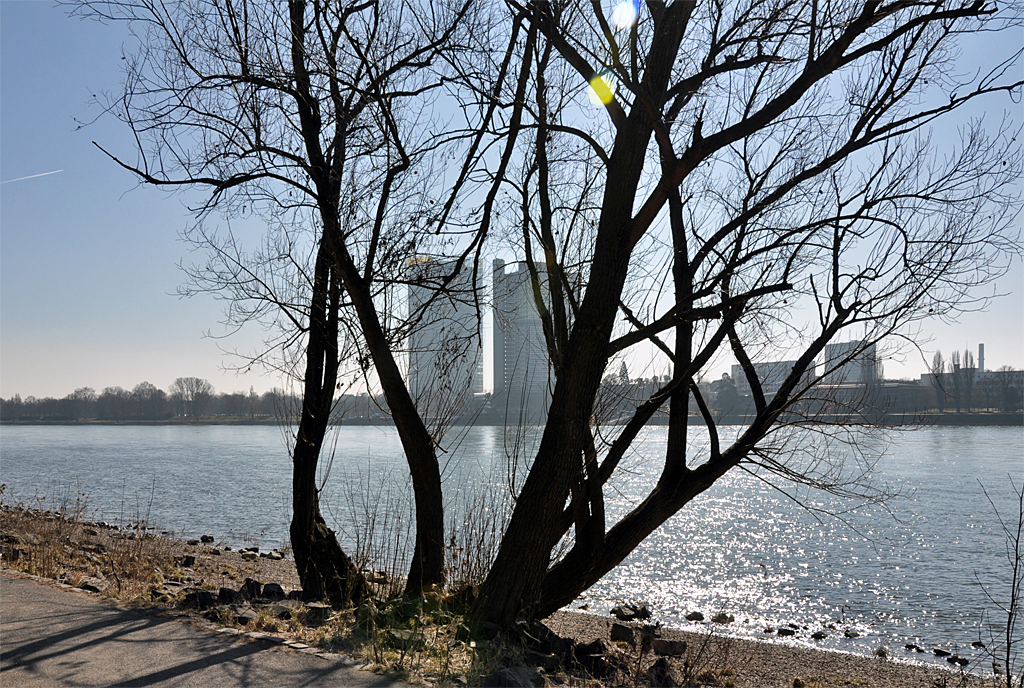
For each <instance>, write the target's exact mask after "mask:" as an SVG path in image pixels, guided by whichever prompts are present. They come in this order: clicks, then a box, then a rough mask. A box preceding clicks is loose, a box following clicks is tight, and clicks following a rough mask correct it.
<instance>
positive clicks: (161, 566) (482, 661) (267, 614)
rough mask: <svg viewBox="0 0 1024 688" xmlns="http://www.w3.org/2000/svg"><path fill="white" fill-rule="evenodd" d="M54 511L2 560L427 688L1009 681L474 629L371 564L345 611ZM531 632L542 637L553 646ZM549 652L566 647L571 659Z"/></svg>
mask: <svg viewBox="0 0 1024 688" xmlns="http://www.w3.org/2000/svg"><path fill="white" fill-rule="evenodd" d="M55 508H56V509H57V512H56V513H55V512H47V511H43V510H39V509H29V508H25V507H11V506H9V505H5V506H3V508H0V532H2V533H3V536H2V538H3V542H2V543H0V568H3V569H5V570H7V571H8V572H9V571H11V570H14V571H18V572H23V573H25V574H29V575H35V576H38V577H39V578H40V579H45V580H48V581H50V582H52V583H62V584H64V585H66V586H68V587H70V588H74V589H77V590H79V591H82V590H85V591H89V592H92V593H93V594H96V595H101V596H104V597H108V598H110V599H112V600H114V601H116V602H117V603H118V604H122V605H126V606H129V607H131V608H134V609H138V610H140V611H146V610H148V611H149V612H151V613H159V614H167V615H171V616H178V617H184V618H188V619H192V620H195V621H198V622H201V623H205V624H209V625H211V626H214V627H217V628H229V629H233V632H237V633H238V634H241V635H242V636H244V634H250V639H251V640H254V641H257V642H258V641H261V640H263V641H265V640H267V639H272V640H276V641H287V642H288V643H290V644H291V646H292V647H293V648H296V649H302V650H305V649H307V648H308V649H309V651H315V652H321V653H322V652H326V653H343V654H345V655H347V656H349V657H351V658H353V659H355V660H356V661H357V662H360V663H361V664H362V665H363V668H364V669H367V670H370V671H375V672H378V673H382V674H387V675H390V676H393V677H395V678H400V679H404V680H407V681H410V682H412V683H413V684H418V685H436V686H460V685H467V684H468V685H482V686H491V685H562V686H573V687H580V688H584V687H587V688H602V687H603V686H621V685H645V686H648V685H649V686H663V685H679V686H735V687H736V688H746V687H768V686H778V687H780V688H781V687H785V688H791V687H792V686H805V687H810V686H817V687H819V688H841V687H847V686H859V687H872V686H874V687H878V688H882V687H886V688H904V687H906V688H921V687H927V688H932V687H934V686H947V687H952V686H965V687H968V686H970V687H977V688H981V687H982V686H989V685H1004V684H1003V683H1002V679H1001V677H1000V679H999V681H998V682H995V683H994V681H995V679H994V678H992V677H989V678H985V677H984V676H983V675H979V674H984V671H983V669H984V667H979V666H976V665H972V666H970V667H969V668H968V669H967V670H961V668H959V667H957V668H953V667H951V668H950V669H949V670H942V669H939V668H936V667H928V666H921V665H913V664H909V663H906V662H900V661H897V660H896V659H895V658H894V657H895V656H898V654H900V651H898V650H897V649H896V648H892V649H891V651H890V652H889V653H887V654H888V655H891V656H887V657H883V658H878V657H856V656H853V655H846V654H841V653H835V652H825V651H815V650H808V649H801V648H795V647H787V646H785V645H780V644H774V643H767V642H765V643H758V642H752V641H745V640H738V639H735V638H730V637H729V636H728V634H727V633H728V627H727V626H723V625H719V624H715V623H713V622H708V623H706V624H702V626H703V629H702V630H699V631H696V632H694V631H690V632H684V631H680V630H675V629H667V628H661V627H656V626H651V625H648V623H647V622H645V621H643V620H638V621H635V622H629V621H627V622H619V621H616V620H614V619H610V618H600V617H596V616H592V615H589V614H583V613H568V612H559V613H557V614H555V615H553V616H551V617H550V618H548V619H546V620H544V622H543V623H542V624H533V625H531V626H530V628H529V629H528V631H527V632H525V633H520V634H513V635H505V634H500V633H498V632H497V629H489V628H487V627H483V628H480V627H473V626H472V624H471V622H468V621H467V619H466V617H465V610H466V607H467V600H466V599H459V598H457V597H455V596H452V595H449V594H446V593H442V592H431V593H428V594H427V595H425V596H423V597H419V598H409V597H404V596H402V594H401V593H402V589H403V587H404V585H402V582H401V581H392V580H390V579H389V578H388V577H387V576H385V575H383V574H382V573H380V572H376V571H374V570H372V569H368V570H366V572H365V573H366V574H367V577H368V579H369V580H370V581H371V584H370V595H369V596H368V598H367V599H366V600H364V601H363V603H361V605H359V606H358V607H355V608H353V609H348V610H342V611H337V612H336V611H334V610H332V609H330V607H327V606H326V605H318V604H316V603H315V602H313V601H309V600H305V601H304V600H303V599H302V595H301V587H300V581H299V578H298V575H297V573H296V570H295V567H294V562H292V561H289V560H287V559H283V560H282V559H278V558H276V557H275V556H272V555H273V553H272V552H267V551H265V550H264V551H259V547H258V546H254V547H251V548H246V549H244V550H243V551H232V550H231V549H230V548H227V547H226V546H225V545H224V544H223V543H220V542H217V541H216V539H215V538H213V537H210V538H209V540H210V541H209V542H199V541H197V542H194V543H191V544H190V543H188V542H182V541H180V540H177V539H175V538H173V537H171V536H169V535H159V534H157V533H154V532H153V531H152V529H151V528H149V527H147V524H146V523H145V522H144V521H140V520H134V521H132V522H131V523H128V524H126V525H125V526H124V527H112V526H110V525H108V524H101V523H95V522H90V521H88V520H87V519H86V518H85V516H86V514H87V509H86V504H85V501H84V499H83V498H81V497H79V499H77V501H75V500H63V503H62V504H60V505H55ZM8 575H9V574H8ZM69 594H73V593H69ZM613 625H614V626H615V628H614V629H613ZM538 636H539V637H538ZM530 638H536V639H537V640H541V639H543V641H544V642H543V647H544V648H545V649H543V650H542V649H540V648H541V643H533V642H532V641H531V640H530ZM552 647H554V648H556V649H557V648H559V647H560V648H561V650H560V654H556V653H555V652H551V651H550V649H551V648H552ZM513 681H518V682H513ZM541 681H542V682H543V683H540V682H541ZM669 681H671V682H672V683H669Z"/></svg>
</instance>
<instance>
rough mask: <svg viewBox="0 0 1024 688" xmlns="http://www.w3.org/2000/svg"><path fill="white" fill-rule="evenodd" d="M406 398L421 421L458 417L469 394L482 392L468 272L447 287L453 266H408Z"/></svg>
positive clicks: (416, 262)
mask: <svg viewBox="0 0 1024 688" xmlns="http://www.w3.org/2000/svg"><path fill="white" fill-rule="evenodd" d="M410 263H411V265H412V268H413V270H412V279H413V282H414V283H413V284H411V285H410V286H409V316H410V317H411V318H416V319H418V323H417V324H415V325H414V326H413V329H412V332H411V334H410V335H409V341H408V343H409V376H408V382H409V393H410V394H411V395H412V397H413V400H414V401H415V402H416V404H417V408H418V409H419V410H420V413H422V414H423V415H424V416H426V417H437V416H441V415H445V416H452V415H459V413H461V412H462V411H463V410H465V408H466V406H467V404H468V402H469V401H470V399H471V397H472V395H473V394H480V393H482V392H483V349H482V347H481V344H480V331H479V328H478V321H477V313H476V307H475V305H474V298H473V292H474V291H475V285H474V284H473V276H472V268H471V267H470V266H463V270H462V272H461V273H460V274H459V275H457V276H456V278H455V279H454V280H452V281H451V282H450V283H449V284H448V286H447V287H445V288H442V284H443V279H444V278H445V277H447V276H448V275H450V274H451V273H452V272H453V271H454V270H455V263H454V262H450V261H438V260H436V259H432V258H428V257H426V256H417V257H415V258H412V259H411V260H410Z"/></svg>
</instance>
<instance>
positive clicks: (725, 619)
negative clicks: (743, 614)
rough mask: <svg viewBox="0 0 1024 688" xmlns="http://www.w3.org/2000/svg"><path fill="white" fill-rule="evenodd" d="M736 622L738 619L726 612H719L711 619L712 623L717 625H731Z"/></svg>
mask: <svg viewBox="0 0 1024 688" xmlns="http://www.w3.org/2000/svg"><path fill="white" fill-rule="evenodd" d="M735 620H736V617H735V616H733V615H732V614H726V613H725V612H718V613H717V614H715V615H714V616H713V617H711V622H712V623H716V624H729V623H732V622H733V621H735Z"/></svg>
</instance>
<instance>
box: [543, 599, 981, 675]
mask: <svg viewBox="0 0 1024 688" xmlns="http://www.w3.org/2000/svg"><path fill="white" fill-rule="evenodd" d="M612 621H613V619H611V618H604V617H599V616H594V615H592V614H583V613H578V612H558V613H556V614H554V615H553V616H551V617H550V618H549V619H547V620H546V621H545V624H546V625H547V626H548V627H549V628H551V630H553V631H554V632H556V633H558V634H559V635H562V636H565V637H571V638H574V639H576V640H579V641H582V642H590V641H593V640H595V639H597V638H604V639H606V640H607V639H608V637H609V635H610V631H611V625H612ZM659 636H660V637H662V638H666V639H669V640H685V641H686V642H687V647H688V651H687V657H686V659H687V660H688V661H690V662H692V663H693V666H692V667H691V668H690V672H691V674H693V675H703V676H704V677H705V678H706V679H711V680H710V681H709V682H708V683H706V684H705V685H729V684H731V685H735V686H736V687H737V688H746V687H751V688H753V687H757V688H762V687H763V688H774V687H776V686H778V687H783V686H784V687H786V688H794V686H796V687H799V686H804V687H805V688H826V687H828V688H832V687H834V686H861V687H875V686H877V687H878V688H939V687H942V688H952V687H953V686H964V687H965V688H976V687H978V688H980V687H981V686H985V685H992V684H991V682H986V681H985V680H983V679H981V678H979V677H977V676H973V675H971V674H968V673H961V672H960V671H946V670H943V669H941V668H937V667H928V666H920V665H916V664H910V663H906V662H901V661H898V660H897V659H893V658H888V659H878V658H869V657H861V656H858V655H851V654H845V653H841V652H830V651H826V650H808V649H803V648H794V647H788V646H785V645H779V644H774V643H769V642H758V641H753V640H741V639H735V638H726V637H724V636H719V635H714V634H697V633H692V632H688V631H679V630H674V629H668V628H662V629H660V632H659ZM673 664H674V665H675V667H676V669H677V670H678V669H679V667H681V666H682V665H683V662H682V661H681V659H680V660H675V661H674V662H673ZM969 668H970V667H969ZM712 681H716V682H712Z"/></svg>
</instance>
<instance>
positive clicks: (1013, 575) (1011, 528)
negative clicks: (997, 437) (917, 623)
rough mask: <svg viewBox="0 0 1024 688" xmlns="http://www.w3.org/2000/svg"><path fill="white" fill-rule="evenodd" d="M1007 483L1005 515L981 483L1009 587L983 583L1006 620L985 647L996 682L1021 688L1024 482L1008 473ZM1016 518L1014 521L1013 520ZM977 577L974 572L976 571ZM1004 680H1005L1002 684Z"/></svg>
mask: <svg viewBox="0 0 1024 688" xmlns="http://www.w3.org/2000/svg"><path fill="white" fill-rule="evenodd" d="M1007 483H1008V484H1009V486H1010V490H1011V492H1012V493H1013V496H1014V497H1016V504H1015V506H1016V507H1017V512H1016V514H1013V513H1011V514H1010V515H1009V517H1004V516H1003V514H1001V513H999V509H998V508H996V505H995V502H993V501H992V497H991V496H990V495H989V493H988V490H986V489H985V486H984V485H982V486H981V489H982V491H984V492H985V497H986V498H987V499H988V503H989V505H990V506H991V507H992V511H993V512H994V513H995V517H996V523H998V524H999V528H1000V529H1001V530H1002V532H1003V539H1004V544H1005V545H1006V564H1007V570H1006V573H1007V578H1008V583H1009V585H1008V589H1007V590H1006V591H1005V593H1004V592H1000V591H997V590H993V589H991V588H989V587H986V586H984V585H982V590H984V592H985V595H986V597H988V599H989V601H991V602H992V603H993V604H995V605H996V608H997V609H998V610H999V611H1000V613H1001V614H1002V616H1003V617H1004V618H1005V619H1006V622H1005V625H1003V627H1002V628H1001V629H1000V633H999V635H998V636H995V635H993V637H992V639H991V640H992V642H991V647H988V648H987V650H986V651H987V652H988V654H989V655H990V656H991V657H992V668H993V669H994V670H995V672H996V679H997V683H998V684H999V685H1005V686H1006V688H1014V686H1015V685H1016V688H1024V658H1022V656H1021V650H1020V648H1021V645H1022V644H1024V633H1022V630H1021V629H1022V626H1024V623H1022V618H1021V617H1022V614H1024V608H1022V605H1024V485H1017V484H1015V483H1014V480H1013V476H1007ZM1014 519H1016V520H1014ZM975 576H976V577H977V573H975ZM1004 682H1005V683H1004Z"/></svg>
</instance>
